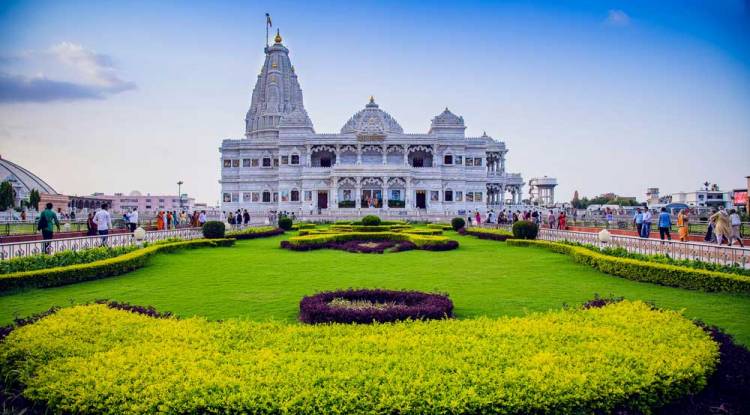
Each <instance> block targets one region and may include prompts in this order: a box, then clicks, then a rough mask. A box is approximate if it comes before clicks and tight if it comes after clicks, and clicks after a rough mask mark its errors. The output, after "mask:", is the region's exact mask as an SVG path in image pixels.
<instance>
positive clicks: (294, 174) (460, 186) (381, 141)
mask: <svg viewBox="0 0 750 415" xmlns="http://www.w3.org/2000/svg"><path fill="white" fill-rule="evenodd" d="M265 54H266V58H265V62H264V64H263V67H262V69H261V71H260V74H259V75H258V78H257V81H256V83H255V88H254V89H253V94H252V100H251V103H250V109H249V110H248V112H247V115H246V117H245V137H244V138H241V139H227V140H224V141H223V142H222V145H221V148H220V151H221V180H220V183H221V189H222V209H225V210H236V209H247V210H248V211H250V212H252V213H263V212H268V211H287V212H295V213H296V214H297V215H302V216H308V215H330V216H337V217H347V216H359V215H365V214H370V213H375V214H380V215H384V216H407V217H413V216H420V215H458V214H462V213H464V212H468V211H476V210H479V211H480V212H486V211H488V210H490V209H495V210H498V209H502V208H503V207H505V205H509V204H510V205H516V204H520V203H521V190H522V187H523V185H524V181H523V179H522V177H521V175H520V174H518V173H508V172H506V170H505V160H506V155H507V153H508V149H507V148H506V146H505V143H503V142H502V141H499V140H495V139H493V138H492V137H490V136H488V135H487V134H486V133H485V134H483V135H482V136H481V137H466V135H465V130H466V126H465V124H464V119H463V117H461V116H458V115H456V114H454V113H452V112H451V111H450V110H449V109H448V108H445V110H444V111H442V112H441V113H440V114H438V115H436V116H435V117H434V118H433V119H432V121H431V123H430V126H429V130H428V131H427V132H426V133H416V134H414V133H405V132H404V130H403V129H402V128H401V126H400V125H399V123H398V122H397V121H396V120H395V119H394V118H393V117H392V116H391V115H390V114H388V113H387V112H385V111H383V110H382V109H381V108H380V106H379V105H378V104H377V103H376V101H375V99H374V98H373V97H370V99H369V102H367V104H366V105H365V107H364V108H363V109H361V110H360V111H358V112H357V113H355V114H354V115H353V116H352V117H351V118H349V120H348V121H346V123H345V124H344V126H343V127H342V128H341V131H340V132H339V133H337V134H336V133H334V134H318V133H316V132H315V130H314V128H313V123H312V121H311V120H310V117H309V116H308V114H307V111H305V107H304V104H303V99H302V89H301V88H300V85H299V82H298V79H297V74H296V73H295V70H294V66H293V65H292V63H291V61H290V60H289V50H288V49H287V48H286V47H285V46H284V45H283V43H282V38H281V36H280V35H279V33H278V32H277V34H276V38H275V43H274V44H273V45H271V46H269V47H266V48H265Z"/></svg>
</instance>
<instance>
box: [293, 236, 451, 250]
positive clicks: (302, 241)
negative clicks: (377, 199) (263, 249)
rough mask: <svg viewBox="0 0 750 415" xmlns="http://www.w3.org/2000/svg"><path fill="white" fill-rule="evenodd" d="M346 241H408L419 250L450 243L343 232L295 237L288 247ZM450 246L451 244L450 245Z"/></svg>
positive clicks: (437, 239)
mask: <svg viewBox="0 0 750 415" xmlns="http://www.w3.org/2000/svg"><path fill="white" fill-rule="evenodd" d="M347 241H363V242H364V241H395V242H401V241H408V242H412V243H414V244H415V245H416V246H417V247H418V248H419V249H431V248H438V247H440V246H445V245H446V244H449V243H450V242H455V247H453V248H451V249H454V248H457V247H458V243H457V242H456V241H451V240H450V239H448V238H446V237H444V236H435V235H413V234H407V233H401V232H344V233H325V234H311V235H305V236H295V237H291V238H289V241H283V242H288V243H289V245H292V246H295V245H323V244H325V243H327V242H347ZM451 245H452V244H451Z"/></svg>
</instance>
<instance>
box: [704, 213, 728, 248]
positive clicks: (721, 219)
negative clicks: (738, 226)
mask: <svg viewBox="0 0 750 415" xmlns="http://www.w3.org/2000/svg"><path fill="white" fill-rule="evenodd" d="M709 220H710V221H711V222H713V224H714V234H715V235H716V243H717V244H718V245H721V244H722V242H723V241H724V239H726V240H727V243H728V244H730V245H731V241H730V240H729V236H730V235H731V234H732V223H731V222H730V220H729V214H727V211H726V210H724V206H719V211H718V212H716V213H714V214H713V215H711V217H710V218H709Z"/></svg>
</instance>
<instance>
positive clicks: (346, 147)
mask: <svg viewBox="0 0 750 415" xmlns="http://www.w3.org/2000/svg"><path fill="white" fill-rule="evenodd" d="M339 152H340V153H355V154H356V153H357V147H355V146H353V145H351V144H344V145H343V146H341V147H340V148H339Z"/></svg>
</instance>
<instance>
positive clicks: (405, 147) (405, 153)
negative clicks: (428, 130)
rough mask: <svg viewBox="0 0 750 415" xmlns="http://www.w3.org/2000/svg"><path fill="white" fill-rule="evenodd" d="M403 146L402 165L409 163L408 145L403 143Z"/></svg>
mask: <svg viewBox="0 0 750 415" xmlns="http://www.w3.org/2000/svg"><path fill="white" fill-rule="evenodd" d="M403 148H404V165H408V164H409V146H408V145H404V146H403Z"/></svg>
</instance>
